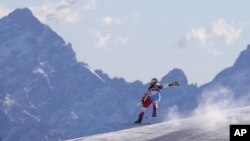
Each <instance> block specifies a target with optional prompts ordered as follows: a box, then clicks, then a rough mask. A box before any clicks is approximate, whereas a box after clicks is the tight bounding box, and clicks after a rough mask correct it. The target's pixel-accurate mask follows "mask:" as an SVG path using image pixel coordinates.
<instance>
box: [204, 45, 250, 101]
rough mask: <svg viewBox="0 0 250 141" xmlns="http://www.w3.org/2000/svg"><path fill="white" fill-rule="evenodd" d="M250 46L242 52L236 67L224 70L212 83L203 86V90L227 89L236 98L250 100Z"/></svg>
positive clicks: (235, 64)
mask: <svg viewBox="0 0 250 141" xmlns="http://www.w3.org/2000/svg"><path fill="white" fill-rule="evenodd" d="M249 60H250V45H248V46H247V49H246V50H244V51H242V52H241V53H240V55H239V57H238V58H237V60H236V61H235V63H234V65H233V66H231V67H229V68H226V69H224V70H223V71H221V72H220V73H219V74H217V75H216V77H215V78H214V79H213V81H212V82H210V83H208V84H206V85H204V86H202V89H203V90H206V89H217V88H219V87H227V88H228V89H230V90H232V91H233V92H234V93H235V94H236V95H235V98H239V97H244V98H250V89H249V87H248V84H249V83H250V62H249Z"/></svg>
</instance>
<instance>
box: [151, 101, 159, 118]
mask: <svg viewBox="0 0 250 141" xmlns="http://www.w3.org/2000/svg"><path fill="white" fill-rule="evenodd" d="M157 109H158V102H153V113H152V117H156V110H157Z"/></svg>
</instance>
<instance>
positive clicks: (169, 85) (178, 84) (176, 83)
mask: <svg viewBox="0 0 250 141" xmlns="http://www.w3.org/2000/svg"><path fill="white" fill-rule="evenodd" d="M162 86H163V88H168V87H173V86H180V83H179V82H178V81H176V82H171V83H167V84H163V85H162Z"/></svg>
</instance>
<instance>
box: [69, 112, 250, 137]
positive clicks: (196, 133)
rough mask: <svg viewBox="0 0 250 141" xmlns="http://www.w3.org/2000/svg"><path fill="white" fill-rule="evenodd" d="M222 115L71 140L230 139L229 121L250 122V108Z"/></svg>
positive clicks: (236, 122) (199, 117)
mask: <svg viewBox="0 0 250 141" xmlns="http://www.w3.org/2000/svg"><path fill="white" fill-rule="evenodd" d="M220 114H221V116H220V118H218V116H217V117H214V118H210V119H208V117H206V115H200V116H194V117H191V118H186V119H178V120H173V121H169V122H165V123H159V124H153V125H147V126H139V127H136V126H135V128H131V129H126V130H120V131H117V132H110V133H106V134H98V135H93V136H87V137H83V138H77V139H72V140H69V141H128V140H129V141H133V140H136V141H146V140H149V141H193V140H195V141H204V140H220V141H226V140H229V125H230V124H249V123H250V107H242V108H237V109H233V110H227V111H224V112H222V113H220ZM208 115H209V114H208ZM222 117H223V118H222ZM205 120H206V121H205Z"/></svg>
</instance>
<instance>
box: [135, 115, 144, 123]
mask: <svg viewBox="0 0 250 141" xmlns="http://www.w3.org/2000/svg"><path fill="white" fill-rule="evenodd" d="M142 118H143V117H142V116H139V117H138V119H137V120H136V121H135V122H134V123H141V121H142Z"/></svg>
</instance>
